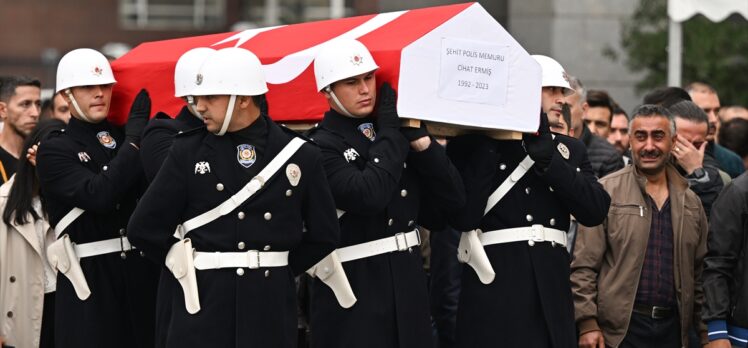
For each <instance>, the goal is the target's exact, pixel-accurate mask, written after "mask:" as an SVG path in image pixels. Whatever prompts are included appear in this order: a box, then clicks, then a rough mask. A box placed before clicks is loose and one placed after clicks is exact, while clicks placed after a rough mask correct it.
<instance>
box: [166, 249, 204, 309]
mask: <svg viewBox="0 0 748 348" xmlns="http://www.w3.org/2000/svg"><path fill="white" fill-rule="evenodd" d="M193 252H194V249H192V241H191V240H190V239H189V238H185V239H182V240H180V241H178V242H176V243H174V245H172V246H171V248H170V249H169V253H167V254H166V267H167V268H168V269H169V271H171V273H172V274H173V275H174V277H175V278H177V280H178V281H179V285H180V286H181V287H182V292H184V305H185V307H186V308H187V312H188V313H190V314H195V313H197V312H199V311H200V297H199V294H198V292H197V276H196V274H195V265H194V260H193V256H192V255H193Z"/></svg>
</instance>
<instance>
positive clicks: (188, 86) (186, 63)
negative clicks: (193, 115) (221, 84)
mask: <svg viewBox="0 0 748 348" xmlns="http://www.w3.org/2000/svg"><path fill="white" fill-rule="evenodd" d="M215 51H216V50H214V49H212V48H208V47H198V48H193V49H191V50H189V51H187V52H185V53H184V54H182V56H181V57H179V60H177V65H176V66H175V67H174V96H175V97H177V98H182V97H186V96H188V95H192V89H193V88H194V87H195V86H196V85H195V76H197V74H198V73H199V72H200V67H201V66H202V65H203V62H205V59H206V58H207V57H208V56H209V55H210V54H211V53H213V52H215Z"/></svg>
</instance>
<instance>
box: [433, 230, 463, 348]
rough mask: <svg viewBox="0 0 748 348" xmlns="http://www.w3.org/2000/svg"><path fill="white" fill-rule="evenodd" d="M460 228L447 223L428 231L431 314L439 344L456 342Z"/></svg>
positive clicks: (441, 346)
mask: <svg viewBox="0 0 748 348" xmlns="http://www.w3.org/2000/svg"><path fill="white" fill-rule="evenodd" d="M459 243H460V232H459V231H457V230H455V229H453V228H451V227H449V226H447V227H446V228H444V229H443V230H439V231H431V285H430V292H431V294H430V300H431V317H432V318H433V320H434V326H435V328H436V334H437V336H438V342H439V348H450V347H454V346H455V337H456V324H457V303H458V302H459V299H460V281H461V278H462V264H460V263H459V261H457V245H458V244H459Z"/></svg>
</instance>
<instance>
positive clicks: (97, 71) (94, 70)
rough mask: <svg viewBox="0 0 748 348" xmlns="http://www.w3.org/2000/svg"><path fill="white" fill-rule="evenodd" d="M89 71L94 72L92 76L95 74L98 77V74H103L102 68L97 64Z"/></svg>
mask: <svg viewBox="0 0 748 348" xmlns="http://www.w3.org/2000/svg"><path fill="white" fill-rule="evenodd" d="M91 73H93V74H94V76H96V77H100V76H101V74H103V73H104V70H103V69H101V68H100V67H98V66H95V67H94V68H93V70H91Z"/></svg>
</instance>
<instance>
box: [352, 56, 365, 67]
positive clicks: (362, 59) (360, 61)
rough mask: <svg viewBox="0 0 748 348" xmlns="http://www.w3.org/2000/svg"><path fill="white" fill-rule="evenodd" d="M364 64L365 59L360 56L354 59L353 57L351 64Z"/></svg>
mask: <svg viewBox="0 0 748 348" xmlns="http://www.w3.org/2000/svg"><path fill="white" fill-rule="evenodd" d="M363 62H364V57H362V56H361V55H360V54H356V55H354V56H353V57H351V63H352V64H353V65H356V66H359V65H361V64H363Z"/></svg>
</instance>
